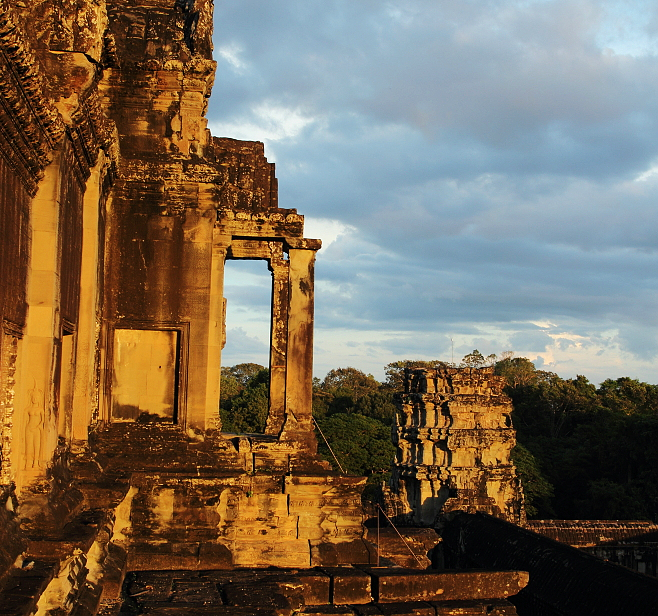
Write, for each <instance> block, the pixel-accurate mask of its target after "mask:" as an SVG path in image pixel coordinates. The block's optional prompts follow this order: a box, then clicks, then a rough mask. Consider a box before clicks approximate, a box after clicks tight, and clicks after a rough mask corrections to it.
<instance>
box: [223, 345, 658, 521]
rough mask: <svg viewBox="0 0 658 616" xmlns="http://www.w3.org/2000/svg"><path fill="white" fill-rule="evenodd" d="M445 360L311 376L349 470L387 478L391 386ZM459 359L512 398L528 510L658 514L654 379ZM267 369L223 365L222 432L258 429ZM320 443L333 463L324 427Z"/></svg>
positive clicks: (508, 360) (568, 515)
mask: <svg viewBox="0 0 658 616" xmlns="http://www.w3.org/2000/svg"><path fill="white" fill-rule="evenodd" d="M442 365H447V364H444V362H441V361H439V360H402V361H396V362H391V363H389V364H387V365H386V366H385V368H384V371H385V374H386V380H385V381H384V383H379V382H378V381H377V380H376V379H375V378H374V377H373V376H372V375H371V374H366V373H364V372H362V371H361V370H359V369H357V368H353V367H346V368H336V369H334V370H330V371H329V372H328V373H327V375H326V376H325V378H324V379H322V380H320V379H314V383H313V415H314V417H315V419H316V421H317V422H318V424H319V425H320V427H321V428H322V431H323V432H324V434H325V436H326V437H327V439H328V440H329V442H330V444H331V447H332V448H333V449H334V451H335V452H336V455H337V456H338V459H339V461H340V463H341V465H342V466H343V467H344V468H345V469H346V470H347V471H348V472H350V473H355V474H359V475H365V476H367V477H368V479H369V481H370V482H371V483H377V482H379V481H381V480H385V479H386V478H388V476H389V473H390V466H391V461H392V459H393V456H394V453H395V449H394V447H393V445H392V444H391V428H390V426H391V424H392V422H393V420H394V417H395V412H396V409H395V406H394V404H393V394H394V393H395V392H396V391H401V390H402V388H403V380H404V369H405V368H415V367H418V368H436V367H439V366H442ZM461 365H462V366H470V367H481V366H483V365H493V366H494V372H495V373H496V374H498V375H500V376H502V377H504V379H505V381H506V383H507V384H506V387H505V391H506V393H507V394H508V395H509V396H510V397H511V399H512V402H513V405H514V410H513V412H512V420H513V424H514V427H515V428H516V431H517V443H518V444H517V446H516V447H515V448H514V450H513V451H512V458H513V461H514V463H515V465H516V466H517V469H518V472H519V475H520V477H521V481H522V483H523V487H524V492H525V497H526V508H527V512H528V514H529V517H540V518H565V519H588V518H589V519H649V518H653V519H655V518H656V516H657V515H658V510H657V507H658V386H656V385H650V384H648V383H643V382H640V381H638V380H636V379H632V378H630V377H620V378H617V379H607V380H605V381H603V383H601V385H600V386H599V387H598V388H597V387H596V386H595V385H594V384H593V383H590V382H589V381H588V380H587V379H586V378H585V377H584V376H576V377H575V378H573V379H563V378H561V377H560V376H558V375H557V374H555V373H553V372H548V371H545V370H537V369H536V368H535V366H534V364H533V363H532V362H531V361H530V360H529V359H528V358H525V357H514V355H513V353H511V352H505V353H502V354H501V355H500V357H498V358H496V357H495V356H494V355H489V356H487V357H485V356H483V355H482V354H481V353H480V352H479V351H477V349H476V350H474V351H473V352H471V353H469V354H468V355H466V357H464V359H463V360H462V362H461ZM268 382H269V373H268V370H267V369H266V368H264V367H263V366H260V365H258V364H238V365H236V366H231V367H229V368H223V369H222V382H221V387H222V393H221V404H220V412H221V416H222V422H223V426H224V428H223V429H224V430H225V431H234V432H246V433H249V432H262V431H263V430H264V428H265V422H266V419H267V409H268V399H267V396H268ZM318 443H319V451H320V453H321V455H323V456H324V457H325V459H327V460H328V461H329V462H330V463H332V464H333V465H335V461H334V460H333V457H332V456H331V454H330V452H329V450H328V448H327V446H326V445H325V443H324V442H323V440H322V437H321V436H320V435H318Z"/></svg>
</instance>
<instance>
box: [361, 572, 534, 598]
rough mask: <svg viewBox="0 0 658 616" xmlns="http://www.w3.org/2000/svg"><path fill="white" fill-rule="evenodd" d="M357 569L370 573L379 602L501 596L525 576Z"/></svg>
mask: <svg viewBox="0 0 658 616" xmlns="http://www.w3.org/2000/svg"><path fill="white" fill-rule="evenodd" d="M361 569H362V570H363V571H364V572H365V573H368V575H370V576H371V577H372V592H373V595H374V598H375V600H376V601H378V602H379V603H396V602H404V601H414V600H425V601H432V600H443V601H459V600H467V599H470V600H473V599H505V598H507V597H509V596H511V595H515V594H517V593H518V592H520V591H521V590H522V589H523V588H524V587H525V586H526V585H527V583H528V579H529V576H528V573H527V572H525V571H473V570H471V571H459V570H458V571H443V572H439V571H416V570H413V569H389V568H386V569H377V568H375V567H361Z"/></svg>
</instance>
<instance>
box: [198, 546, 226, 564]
mask: <svg viewBox="0 0 658 616" xmlns="http://www.w3.org/2000/svg"><path fill="white" fill-rule="evenodd" d="M232 567H233V555H232V554H231V551H230V550H229V549H228V547H226V546H225V545H223V544H221V543H202V544H201V545H200V546H199V568H200V569H231V568H232Z"/></svg>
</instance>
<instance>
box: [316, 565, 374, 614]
mask: <svg viewBox="0 0 658 616" xmlns="http://www.w3.org/2000/svg"><path fill="white" fill-rule="evenodd" d="M322 571H323V572H324V573H326V574H327V575H328V576H329V577H330V578H331V602H332V603H334V604H337V605H347V604H350V603H353V604H359V603H370V602H371V601H372V594H371V577H370V575H368V574H367V573H365V572H363V571H361V570H359V569H354V568H352V567H323V568H322Z"/></svg>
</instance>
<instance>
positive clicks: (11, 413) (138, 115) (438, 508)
mask: <svg viewBox="0 0 658 616" xmlns="http://www.w3.org/2000/svg"><path fill="white" fill-rule="evenodd" d="M212 9H213V3H212V0H76V1H73V0H30V1H22V0H17V1H16V2H13V3H9V2H7V1H6V0H0V217H1V224H0V234H1V241H0V319H1V325H2V327H1V329H0V434H1V439H0V616H1V615H9V614H11V615H22V616H28V615H32V614H37V615H38V616H45V615H47V614H50V615H52V616H55V615H57V616H63V615H67V614H70V615H73V616H90V615H93V614H104V615H105V616H110V615H116V614H126V615H127V614H138V613H152V614H168V615H173V614H224V615H231V614H233V615H235V616H238V615H240V616H245V615H247V614H248V615H250V616H254V615H255V616H259V615H262V616H272V615H275V614H276V615H284V614H285V615H288V616H290V615H291V614H293V613H295V614H307V615H309V616H310V615H314V614H315V615H319V614H350V615H353V614H388V615H389V616H396V615H398V616H402V615H407V614H416V615H419V614H432V615H435V616H436V615H443V616H451V615H452V616H456V615H458V614H460V615H463V614H490V615H494V616H495V615H499V616H500V615H503V614H508V615H513V614H516V609H515V608H514V606H513V604H512V603H511V602H510V601H509V600H508V597H512V596H513V595H516V594H517V593H519V591H522V589H523V588H524V587H525V586H526V585H527V584H528V575H527V573H526V571H525V569H523V567H525V566H526V565H525V562H526V560H523V558H520V559H517V560H515V561H514V563H521V565H519V566H517V565H516V564H514V565H513V566H511V565H507V566H505V567H500V566H497V565H493V566H491V567H489V569H490V570H485V571H482V570H478V571H474V570H466V569H464V570H461V571H451V572H446V571H442V572H438V571H437V570H436V569H431V568H427V567H428V566H429V565H431V564H434V565H441V563H445V562H447V561H448V560H450V555H449V554H444V553H443V552H442V541H441V539H440V538H439V536H438V535H437V533H436V531H435V530H434V529H433V528H407V529H404V528H402V529H400V531H399V532H398V530H395V532H394V529H393V528H391V527H389V528H381V529H380V528H379V523H380V522H381V520H380V516H379V514H376V515H374V516H373V515H372V512H370V514H368V513H367V512H366V509H364V507H363V505H362V501H361V493H362V491H363V487H364V484H365V478H363V477H353V476H346V475H344V474H340V473H338V472H335V471H333V470H331V467H330V466H329V464H328V463H327V462H325V461H323V460H321V459H320V458H319V456H318V454H317V442H316V437H315V432H314V429H313V425H312V416H311V408H312V400H311V394H312V362H313V302H314V296H313V294H314V281H313V266H314V260H315V254H316V252H317V250H318V249H319V248H320V242H319V240H314V239H308V238H305V237H304V219H303V216H301V215H300V214H298V213H297V212H296V211H295V210H291V209H284V208H280V207H279V204H278V202H277V183H276V177H275V174H274V166H273V165H272V164H271V163H268V161H267V159H266V158H265V155H264V151H263V144H262V143H259V142H251V141H237V140H234V139H229V138H217V137H212V136H211V135H210V133H209V131H208V130H207V128H206V120H205V112H206V107H207V101H208V98H209V96H210V93H211V89H212V87H213V79H214V72H215V63H214V62H213V60H212V52H211V34H212ZM229 259H259V260H263V261H265V262H266V263H267V265H268V267H269V270H270V272H271V273H272V311H271V345H270V362H269V363H270V385H269V413H268V417H267V424H266V428H265V431H264V433H263V434H229V433H225V432H222V426H221V422H220V416H219V395H220V391H219V386H220V372H221V353H222V347H223V346H224V338H225V313H226V306H225V303H226V302H225V299H224V295H223V287H224V280H223V279H224V266H225V262H226V261H227V260H229ZM401 411H402V414H401V422H400V424H399V425H398V427H397V433H396V434H397V436H396V438H397V439H398V440H397V442H398V445H399V448H400V454H399V457H398V460H397V462H396V466H395V480H396V485H395V488H396V489H397V493H396V496H395V499H396V500H395V502H396V503H397V504H398V505H399V507H400V511H398V512H397V513H399V512H402V517H403V518H405V520H406V521H407V522H408V523H411V524H416V525H421V526H422V525H425V526H431V525H433V524H434V522H435V521H436V519H437V515H438V513H439V512H443V513H445V512H451V511H453V510H457V509H462V510H467V511H471V510H475V511H478V512H482V511H485V512H488V513H492V514H494V515H495V516H498V517H501V518H505V519H506V520H511V521H514V522H521V521H522V520H523V514H522V502H521V496H520V491H519V486H518V483H517V482H516V479H515V476H514V470H513V467H512V466H511V465H510V463H509V450H510V448H511V447H512V445H513V442H514V436H513V432H512V430H511V427H510V425H509V424H508V423H507V420H508V418H509V401H508V400H507V399H506V398H505V397H504V396H503V395H502V394H501V391H500V382H499V381H497V380H496V378H495V377H493V376H492V375H491V374H490V373H489V372H487V371H461V372H460V371H447V372H446V371H434V372H431V371H430V372H426V373H417V374H416V373H414V375H413V376H412V377H411V381H410V384H409V386H408V388H407V392H406V393H405V395H404V397H403V398H402V399H401ZM463 515H466V516H468V515H470V514H463ZM478 515H481V514H478ZM470 519H471V518H468V519H467V520H466V521H462V522H459V523H460V524H462V525H463V528H464V529H465V530H464V532H465V533H466V534H465V535H464V536H465V537H466V538H467V539H468V538H470V537H471V536H473V537H476V536H480V535H478V532H479V530H480V528H481V527H482V524H480V523H479V522H477V523H471V522H470ZM487 519H488V518H487ZM492 519H494V518H492ZM477 520H479V518H477ZM495 522H500V523H501V524H508V522H504V521H503V520H495ZM508 526H511V527H512V530H511V531H510V530H509V528H507V527H506V528H507V532H511V533H515V532H516V531H517V530H518V529H517V527H516V526H513V525H511V524H508ZM446 536H448V535H446ZM457 545H458V548H457V549H455V550H454V559H455V562H457V561H459V562H460V563H461V561H462V560H464V559H466V558H467V556H468V555H464V554H461V552H460V551H459V550H460V549H461V546H462V543H459V542H457ZM565 547H567V546H565ZM569 549H570V548H569ZM472 552H473V554H476V552H477V550H472ZM476 555H477V558H478V559H480V560H478V561H477V562H478V563H479V568H480V569H482V568H485V569H486V568H487V566H488V565H486V564H485V565H482V563H483V562H485V561H486V558H488V557H489V554H488V553H486V550H485V551H484V552H483V551H480V552H477V554H476ZM464 562H465V561H464ZM468 562H469V563H474V562H476V559H475V558H473V559H471V560H470V561H468ZM510 562H511V561H510ZM532 596H533V597H534V595H532ZM542 600H543V599H542ZM546 613H548V612H546ZM619 613H621V612H619Z"/></svg>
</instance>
